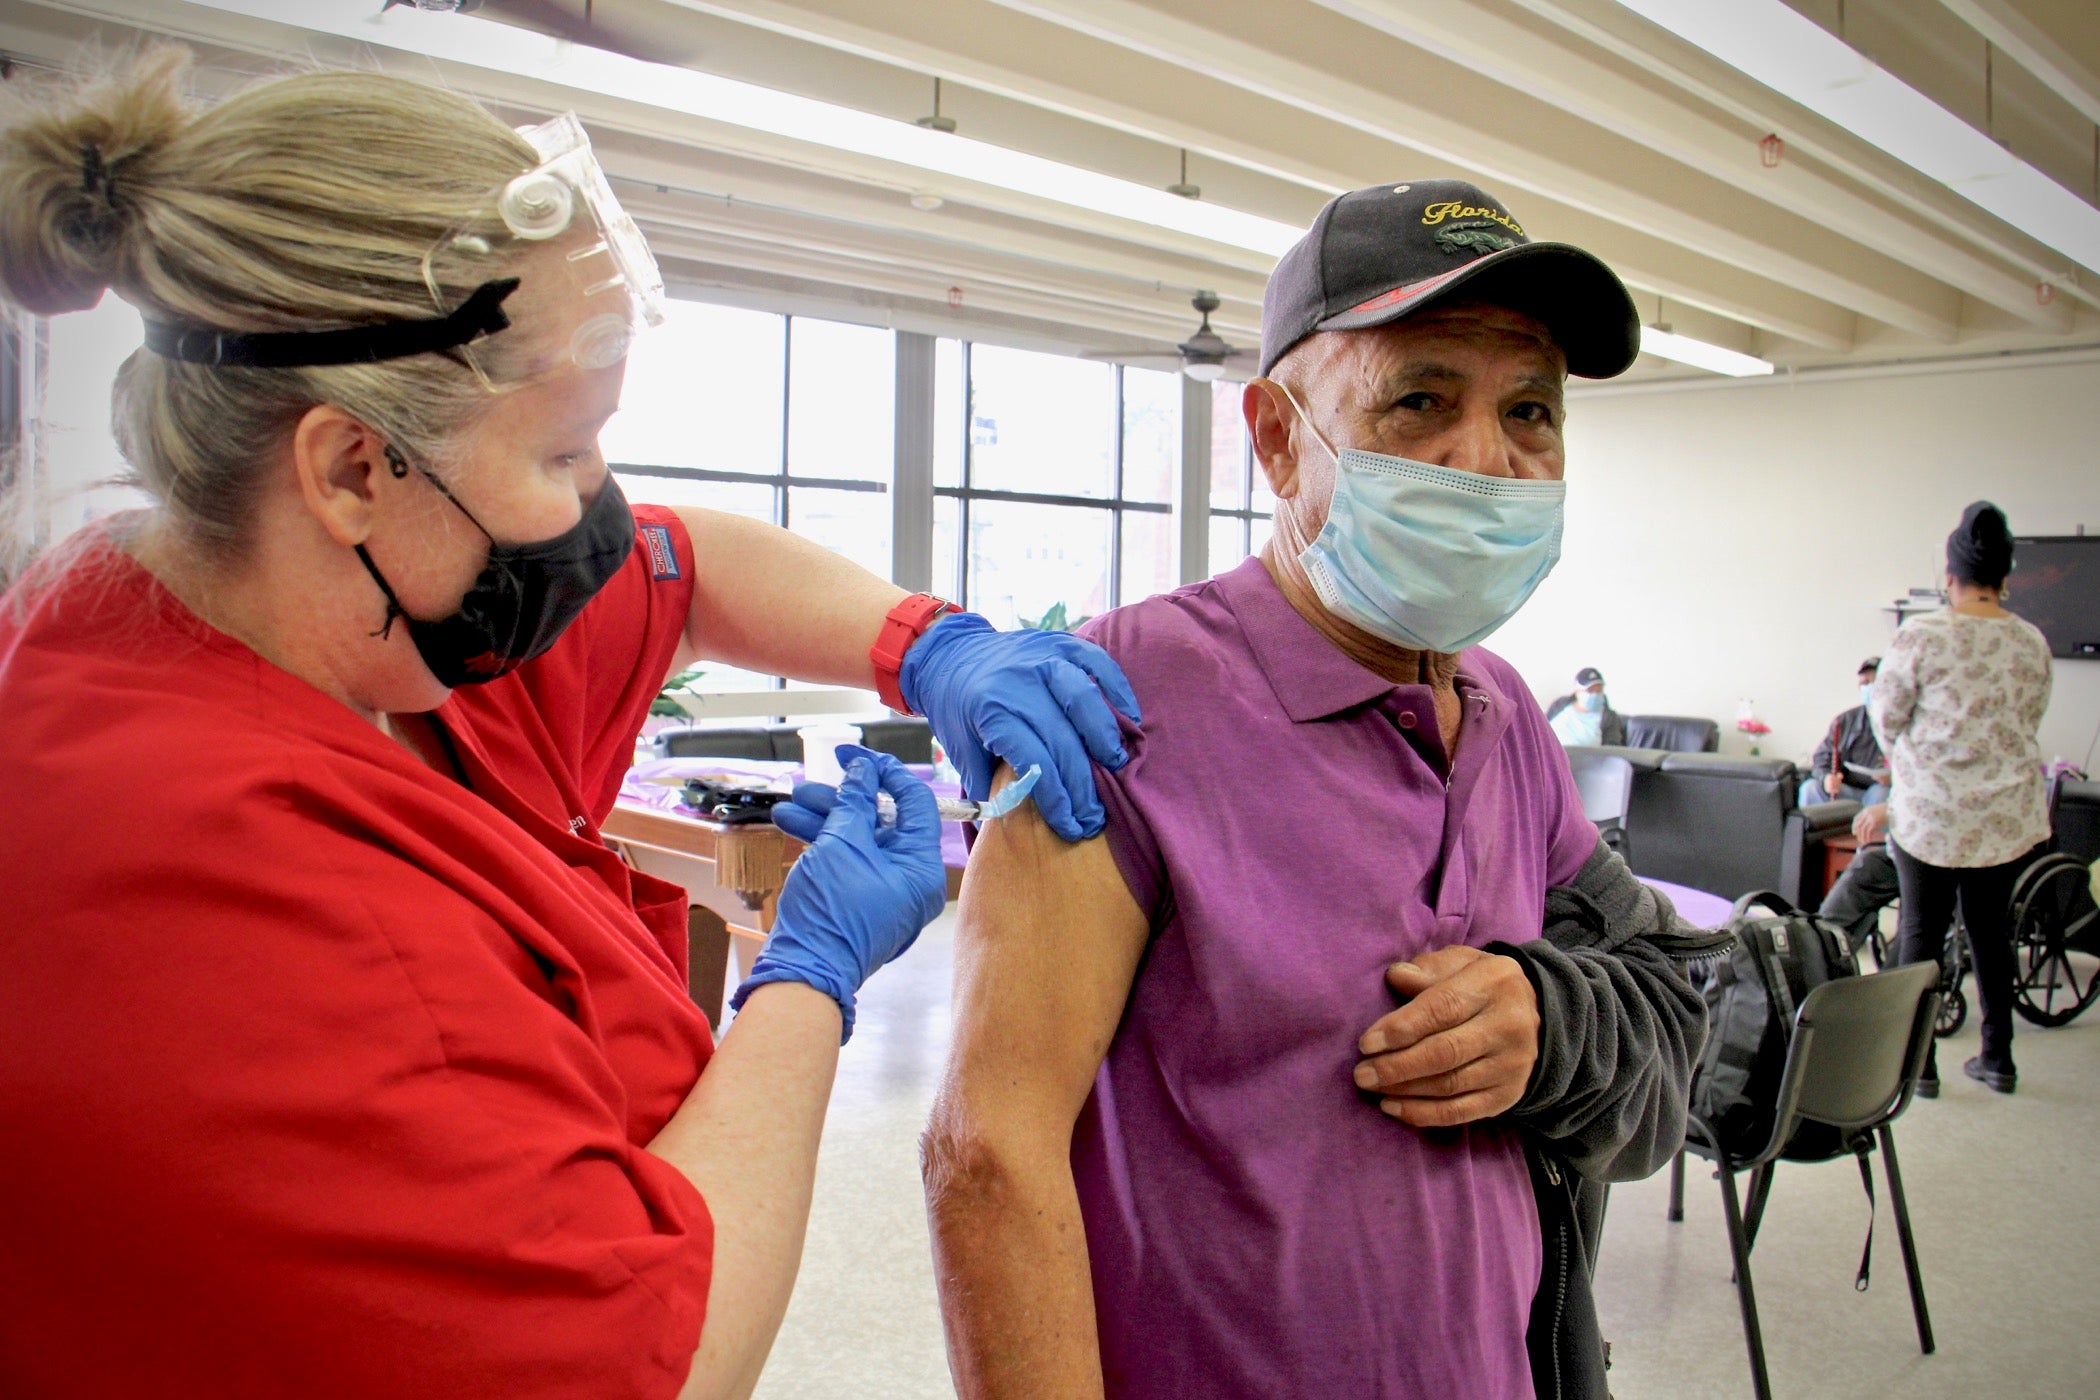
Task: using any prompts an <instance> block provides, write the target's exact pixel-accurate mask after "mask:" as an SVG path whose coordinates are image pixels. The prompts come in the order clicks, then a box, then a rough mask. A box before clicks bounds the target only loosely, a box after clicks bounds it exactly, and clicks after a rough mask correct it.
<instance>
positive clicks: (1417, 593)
mask: <svg viewBox="0 0 2100 1400" xmlns="http://www.w3.org/2000/svg"><path fill="white" fill-rule="evenodd" d="M1285 392H1286V394H1288V393H1289V391H1288V390H1286V391H1285ZM1291 406H1292V407H1293V408H1298V404H1297V399H1296V396H1295V395H1292V396H1291ZM1298 416H1299V418H1300V419H1301V420H1302V421H1304V422H1305V424H1306V427H1307V429H1308V430H1309V431H1311V432H1312V435H1313V436H1314V437H1316V438H1319V439H1320V445H1321V446H1323V447H1326V448H1327V450H1328V451H1329V452H1330V453H1333V454H1334V458H1335V479H1334V500H1333V502H1332V503H1331V504H1330V505H1329V506H1328V508H1327V524H1326V526H1325V528H1323V529H1322V530H1321V531H1320V534H1319V538H1317V539H1315V540H1314V541H1313V542H1312V544H1310V545H1309V546H1307V547H1306V549H1305V551H1304V553H1302V554H1300V555H1299V556H1298V562H1299V564H1300V565H1302V566H1303V567H1304V569H1305V573H1306V577H1308V578H1309V579H1311V580H1312V586H1313V590H1314V591H1315V592H1317V593H1318V594H1319V595H1320V602H1321V603H1322V604H1324V605H1325V606H1326V608H1327V610H1328V611H1329V612H1331V613H1333V614H1334V615H1335V616H1337V617H1339V618H1342V619H1343V620H1344V621H1347V622H1350V623H1353V624H1354V625H1356V626H1357V627H1360V628H1362V629H1363V630H1364V631H1366V632H1369V633H1370V634H1371V635H1372V636H1374V637H1383V638H1384V639H1385V640H1386V641H1389V642H1391V643H1393V644H1394V645H1395V646H1401V647H1407V648H1409V649H1410V650H1413V651H1431V652H1441V653H1446V654H1448V653H1451V652H1457V651H1463V650H1464V649H1465V648H1467V647H1469V646H1473V645H1475V644H1476V643H1478V642H1481V641H1483V640H1485V639H1486V638H1487V637H1488V636H1489V635H1490V634H1492V633H1493V632H1494V631H1495V629H1496V628H1498V627H1500V626H1501V625H1502V624H1503V623H1505V622H1507V621H1509V619H1510V618H1511V617H1513V616H1515V615H1516V611H1517V609H1519V608H1521V607H1523V606H1524V601H1525V599H1527V598H1529V597H1530V596H1531V594H1532V590H1534V589H1536V588H1537V587H1538V586H1539V584H1540V583H1542V582H1543V581H1544V580H1545V577H1546V575H1547V574H1549V573H1551V572H1552V570H1553V565H1554V563H1555V562H1556V561H1557V560H1558V559H1559V558H1560V534H1561V504H1562V502H1563V501H1564V500H1565V499H1566V497H1567V487H1566V485H1565V484H1563V483H1561V482H1558V481H1516V480H1512V479H1510V478H1507V477H1494V476H1480V475H1477V474H1475V473H1473V472H1466V471H1457V470H1454V469H1452V468H1450V467H1439V466H1433V465H1431V464H1430V463H1428V462H1417V461H1413V460H1411V459H1409V458H1406V457H1390V456H1386V455H1384V454H1382V453H1377V452H1363V451H1359V450H1357V449H1356V448H1344V449H1343V450H1342V451H1340V452H1335V451H1334V448H1333V446H1332V445H1330V444H1329V443H1328V442H1327V440H1326V439H1325V438H1324V437H1320V434H1319V431H1318V430H1317V429H1314V428H1313V427H1312V420H1311V419H1309V418H1306V416H1305V413H1304V410H1303V409H1298Z"/></svg>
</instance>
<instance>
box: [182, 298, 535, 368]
mask: <svg viewBox="0 0 2100 1400" xmlns="http://www.w3.org/2000/svg"><path fill="white" fill-rule="evenodd" d="M517 289H518V279H517V278H515V277H504V278H499V279H497V280H495V281H492V282H484V283H482V284H481V285H480V286H479V287H476V288H475V289H474V293H473V295H471V296H469V297H468V298H467V299H466V300H465V301H463V302H461V303H460V304H459V307H458V309H457V310H455V311H453V312H452V313H450V314H449V315H445V316H431V317H427V318H424V319H420V320H404V321H382V322H380V323H379V324H377V325H371V326H351V327H349V328H347V329H345V330H333V331H215V330H212V329H210V328H208V327H205V326H180V325H176V324H175V323H173V322H170V321H148V322H147V323H146V348H147V349H148V350H151V351H152V352H153V353H154V354H156V355H161V356H165V357H166V358H168V359H171V360H182V361H185V362H186V363H189V364H193V365H239V366H243V367H245V368H249V369H295V368H298V367H300V366H304V365H356V364H373V363H376V362H378V361H380V360H405V359H407V358H408V357H409V356H411V355H429V354H433V353H435V352H437V351H440V350H453V349H457V348H458V347H459V346H462V345H465V344H467V343H468V342H470V341H474V340H478V339H480V338H481V337H482V336H485V335H494V334H495V333H496V332H497V331H500V330H505V329H507V328H508V327H509V326H510V317H508V316H506V315H504V314H503V302H504V299H505V298H506V297H508V296H509V295H510V294H511V293H512V292H515V291H516V290H517Z"/></svg>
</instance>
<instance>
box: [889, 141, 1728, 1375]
mask: <svg viewBox="0 0 2100 1400" xmlns="http://www.w3.org/2000/svg"><path fill="white" fill-rule="evenodd" d="M1638 332H1639V325H1638V320H1637V318H1636V316H1635V314H1634V308H1633V305H1632V302H1631V300H1630V299H1629V298H1628V296H1627V294H1626V291H1625V289H1624V288H1623V287H1622V286H1621V285H1620V283H1619V281H1618V279H1617V278H1616V277H1615V276H1614V275H1613V274H1612V273H1611V272H1610V270H1609V269H1607V268H1606V267H1605V266H1604V265H1603V264H1602V263H1601V262H1599V261H1598V260H1597V259H1596V258H1594V257H1592V256H1590V255H1589V254H1587V253H1584V252H1582V251H1580V250H1578V249H1575V248H1572V247H1569V246H1567V245H1565V244H1551V243H1532V242H1530V240H1529V239H1528V238H1527V237H1526V235H1525V234H1524V231H1523V229H1522V227H1521V226H1520V225H1519V224H1518V222H1517V220H1516V219H1515V218H1514V217H1513V216H1512V215H1511V214H1510V213H1509V212H1508V211H1507V208H1506V207H1505V206H1504V205H1503V204H1502V203H1501V201H1499V200H1497V199H1495V198H1493V197H1492V196H1490V195H1488V194H1486V193H1485V192H1483V191H1481V190H1479V189H1476V188H1474V187H1473V186H1471V185H1466V184H1461V183H1459V182H1457V181H1449V180H1428V181H1416V182H1413V183H1412V184H1400V185H1381V186H1377V187H1374V188H1371V189H1365V190H1358V191H1356V192H1354V193H1352V194H1347V195H1343V196H1341V197H1340V198H1338V199H1337V200H1335V201H1334V202H1332V203H1330V204H1329V205H1328V206H1327V208H1326V209H1325V210H1324V211H1323V212H1322V213H1321V214H1320V216H1319V218H1318V219H1317V220H1316V221H1315V223H1314V224H1313V227H1312V229H1311V230H1310V232H1308V233H1307V235H1306V236H1305V238H1304V239H1302V240H1301V241H1300V242H1299V243H1298V245H1297V246H1296V247H1295V248H1293V249H1292V250H1291V251H1290V252H1289V253H1287V254H1286V255H1285V256H1284V258H1283V260H1282V262H1281V263H1280V264H1279V265H1278V267H1277V269H1276V271H1275V273H1274V275H1273V276H1272V277H1271V279H1270V282H1269V287H1268V293H1267V297H1266V301H1265V308H1264V315H1263V348H1262V362H1261V363H1262V370H1263V374H1264V377H1263V378H1261V379H1257V380H1256V381H1254V382H1253V383H1252V384H1250V385H1248V386H1247V388H1246V391H1245V395H1244V400H1243V405H1244V411H1245V415H1246V420H1247V424H1248V428H1249V432H1250V435H1251V440H1252V443H1253V448H1254V455H1255V458H1256V460H1258V461H1259V462H1260V464H1261V468H1262V470H1263V471H1264V472H1265V473H1266V475H1267V477H1268V480H1269V482H1270V484H1271V485H1272V486H1273V487H1274V489H1275V492H1276V496H1277V511H1276V532H1275V537H1274V539H1273V541H1272V542H1271V543H1270V544H1269V545H1268V546H1267V547H1266V548H1265V549H1264V550H1263V553H1262V555H1261V557H1259V558H1257V559H1252V560H1249V561H1247V562H1246V563H1245V564H1243V565H1241V566H1240V567H1238V568H1236V569H1233V570H1231V571H1229V572H1227V573H1225V574H1223V575H1221V576H1219V577H1217V578H1214V579H1211V580H1209V581H1208V582H1205V583H1200V584H1193V585H1190V586H1188V587H1185V588H1183V589H1180V590H1179V591H1177V592H1174V593H1170V594H1166V595H1163V596H1160V597H1156V598H1150V599H1147V600H1145V601H1144V602H1141V603H1138V604H1135V605H1133V606H1130V607H1125V608H1121V609H1118V610H1115V611H1113V612H1110V613H1108V614H1106V615H1104V616H1103V617H1101V618H1099V619H1096V620H1095V621H1094V622H1093V623H1091V624H1089V625H1088V627H1087V628H1086V629H1084V630H1085V631H1086V632H1087V633H1089V634H1090V635H1091V636H1092V637H1093V638H1094V639H1095V640H1096V641H1098V642H1099V643H1100V644H1101V645H1102V646H1104V647H1105V648H1106V649H1107V650H1108V651H1109V652H1110V653H1111V654H1112V655H1114V656H1115V657H1116V658H1117V659H1118V661H1119V662H1120V664H1121V665H1122V666H1123V667H1124V668H1125V669H1126V671H1127V673H1128V674H1129V676H1130V678H1131V680H1132V682H1133V684H1134V685H1135V687H1136V689H1137V692H1138V694H1139V696H1140V698H1141V699H1142V701H1143V704H1144V706H1145V720H1146V723H1145V728H1144V731H1143V732H1142V733H1139V732H1137V731H1136V730H1135V729H1130V730H1127V731H1126V739H1127V741H1128V747H1129V751H1130V761H1129V763H1128V765H1127V766H1126V767H1125V768H1123V769H1122V770H1120V771H1119V772H1117V773H1114V774H1103V775H1101V778H1100V785H1101V792H1102V799H1103V802H1104V805H1105V806H1106V807H1107V809H1108V825H1107V829H1106V831H1105V832H1104V833H1103V836H1102V837H1101V838H1098V839H1095V840H1091V841H1084V842H1080V843H1078V844H1077V845H1071V846H1064V845H1061V844H1060V843H1059V842H1057V841H1056V840H1055V838H1054V837H1053V836H1051V834H1050V833H1049V832H1047V831H1046V830H1044V829H1043V828H1042V827H1041V826H1040V824H1038V823H1035V822H1034V821H1033V820H1032V819H1031V818H1029V817H1027V816H1026V815H1025V814H1016V815H1015V816H1012V817H1008V818H1004V819H1002V820H1001V821H999V822H997V823H995V824H993V825H992V826H990V827H988V828H987V829H986V830H985V832H984V834H983V836H982V837H981V838H980V839H979V840H978V842H977V844H976V848H975V851H974V853H973V855H972V858H971V862H970V867H969V873H968V876H967V878H966V879H965V882H964V887H963V893H962V908H961V918H960V923H959V930H958V934H957V963H956V978H955V995H954V1015H955V1034H954V1042H953V1049H952V1052H951V1059H950V1062H949V1066H948V1071H947V1075H946V1078H945V1081H944V1084H943V1087H942V1091H941V1093H940V1096H939V1098H938V1100H937V1102H936V1105H935V1109H934V1114H933V1121H932V1123H931V1125H930V1127H929V1129H928V1132H927V1135H926V1139H925V1144H924V1169H925V1175H926V1190H927V1200H928V1205H929V1211H930V1214H931V1219H932V1225H933V1234H934V1249H935V1255H936V1263H937V1276H938V1278H939V1281H940V1287H941V1292H942V1302H943V1308H944V1312H945V1318H946V1323H947V1329H948V1345H949V1357H950V1363H951V1367H952V1370H953V1373H954V1376H955V1379H956V1383H957V1386H958V1389H959V1390H960V1392H961V1393H962V1394H963V1395H964V1396H966V1397H971V1400H976V1398H977V1397H986V1396H1020V1395H1027V1396H1030V1397H1037V1396H1057V1397H1066V1396H1070V1397H1095V1396H1102V1395H1104V1394H1106V1395H1108V1396H1115V1397H1146V1398H1147V1400H1151V1397H1158V1398H1159V1400H1166V1397H1179V1396H1199V1395H1200V1396H1204V1397H1206V1400H1234V1398H1235V1397H1248V1400H1253V1397H1275V1396H1322V1397H1324V1396H1337V1397H1340V1396H1347V1397H1349V1398H1350V1400H1401V1398H1402V1397H1423V1400H1428V1397H1438V1398H1439V1400H1441V1397H1448V1396H1455V1395H1462V1396H1466V1397H1469V1400H1519V1397H1529V1396H1531V1395H1533V1394H1534V1393H1537V1394H1554V1395H1558V1396H1563V1397H1567V1396H1597V1397H1602V1396H1603V1395H1604V1394H1605V1390H1604V1371H1603V1344H1602V1341H1601V1339H1600V1337H1599V1335H1598V1331H1597V1323H1596V1317H1595V1313H1594V1310H1593V1308H1592V1305H1591V1302H1590V1296H1589V1276H1588V1269H1587V1265H1586V1263H1585V1256H1584V1253H1583V1250H1584V1243H1585V1241H1586V1240H1592V1239H1594V1235H1593V1234H1590V1233H1588V1231H1587V1230H1586V1229H1585V1228H1584V1226H1585V1225H1594V1224H1595V1223H1597V1218H1596V1216H1595V1215H1594V1214H1589V1215H1584V1213H1583V1212H1584V1210H1585V1208H1586V1207H1587V1206H1590V1205H1592V1204H1594V1202H1595V1200H1596V1195H1597V1193H1596V1190H1595V1187H1594V1185H1593V1183H1601V1182H1604V1181H1610V1180H1625V1179H1629V1178H1633V1177H1638V1176H1642V1175H1646V1174H1647V1173H1649V1172H1651V1171H1653V1170H1655V1169H1656V1168H1657V1167H1659V1166H1660V1165H1661V1164H1662V1163H1664V1162H1666V1161H1668V1160H1669V1158H1670V1156H1671V1154H1672V1153H1673V1151H1674V1150H1675V1149H1676V1147H1677V1145H1678V1143H1679V1142H1680V1140H1681V1138H1682V1135H1683V1128H1684V1112H1685V1101H1686V1085H1687V1082H1688V1079H1689V1075H1690V1066H1691V1062H1692V1059H1693V1056H1694V1055H1695V1053H1696V1051H1697V1048H1698V1045H1699V1042H1700V1040H1701V1039H1702V1037H1703V1034H1704V1025H1705V1019H1704V1014H1703V1008H1702V1006H1701V1003H1700V1001H1699V998H1698V997H1697V996H1696V995H1694V994H1693V993H1692V991H1691V990H1690V988H1689V987H1688V986H1687V985H1686V982H1685V979H1684V977H1683V975H1682V971H1681V968H1680V966H1679V964H1678V963H1677V961H1675V959H1677V958H1680V957H1683V956H1688V955H1689V954H1690V953H1691V952H1692V951H1694V950H1696V949H1699V948H1702V947H1703V948H1704V949H1706V950H1707V951H1712V949H1713V948H1714V946H1715V941H1716V940H1715V939H1714V938H1713V937H1711V936H1707V935H1702V934H1700V933H1698V932H1697V931H1695V930H1691V929H1689V928H1688V927H1687V926H1685V925H1684V924H1683V923H1682V921H1681V920H1679V919H1678V918H1677V917H1676V915H1675V914H1674V912H1673V911H1672V910H1671V909H1670V907H1669V906H1668V905H1667V904H1666V903H1664V902H1662V901H1661V900H1660V899H1659V898H1657V897H1656V896H1655V895H1654V894H1653V893H1652V892H1650V891H1649V890H1647V889H1646V887H1644V886H1642V885H1641V884H1640V883H1639V882H1637V881H1636V880H1635V879H1634V878H1633V877H1632V875H1631V874H1630V873H1629V872H1628V871H1627V869H1626V867H1625V865H1624V864H1623V863H1622V862H1621V861H1620V860H1619V859H1618V857H1617V856H1616V855H1614V854H1612V853H1611V852H1610V851H1608V850H1606V849H1604V848H1603V847H1602V846H1601V845H1600V843H1599V841H1598V836H1597V831H1596V828H1595V827H1594V826H1592V825H1591V824H1590V823H1589V822H1588V821H1587V820H1586V819H1585V818H1584V816H1583V811H1582V804H1581V801H1580V800H1579V798H1578V796H1577V794H1576V791H1575V787H1574V783H1573V780H1572V778H1571V776H1570V774H1569V771H1568V765H1567V762H1566V760H1565V758H1564V757H1563V755H1562V754H1561V751H1560V749H1559V747H1558V745H1557V744H1556V743H1555V742H1554V738H1553V734H1552V732H1551V730H1550V729H1549V728H1548V727H1547V724H1546V720H1545V716H1544V715H1543V714H1542V713H1541V711H1540V709H1539V706H1538V702H1537V701H1536V700H1535V699H1533V698H1532V696H1531V694H1530V692H1529V691H1527V690H1526V689H1525V686H1524V683H1523V682H1522V681H1521V680H1520V679H1518V677H1517V674H1516V672H1515V671H1514V670H1513V669H1512V668H1511V667H1510V666H1509V665H1508V663H1506V662H1504V661H1503V660H1501V659H1500V658H1499V657H1496V656H1494V655H1492V654H1490V653H1489V652H1487V651H1484V650H1481V649H1480V648H1479V647H1478V646H1477V644H1478V643H1479V642H1480V641H1482V640H1483V639H1484V638H1486V637H1487V636H1488V635H1489V634H1490V633H1492V632H1493V631H1494V630H1495V629H1496V628H1497V627H1498V626H1499V625H1501V623H1502V622H1504V621H1505V620H1506V619H1508V618H1509V617H1510V615H1511V614H1513V613H1514V612H1515V611H1516V610H1517V609H1518V608H1519V607H1521V606H1522V605H1523V603H1524V601H1525V600H1526V599H1527V598H1528V597H1529V596H1530V595H1531V592H1532V590H1533V589H1534V588H1535V587H1537V585H1538V583H1539V581H1540V580H1541V579H1543V578H1544V577H1545V575H1546V573H1547V571H1548V570H1549V569H1550V568H1551V567H1552V566H1553V563H1554V561H1555V559H1556V558H1557V557H1558V554H1559V550H1560V535H1561V505H1562V498H1563V494H1564V490H1565V488H1564V486H1563V484H1562V480H1561V477H1562V469H1563V459H1562V443H1561V424H1562V418H1563V412H1564V410H1563V400H1562V383H1563V379H1564V377H1565V375H1566V374H1567V373H1569V372H1573V373H1576V374H1580V375H1585V376H1590V377H1599V378H1601V377H1607V376H1611V375H1616V374H1618V373H1620V372H1621V371H1623V370H1625V369H1626V368H1627V367H1628V366H1629V365H1630V364H1631V363H1632V362H1633V359H1634V356H1635V354H1636V350H1637V346H1638ZM1542 933H1544V934H1548V935H1549V936H1547V937H1542V936H1541V935H1542ZM1535 1377H1537V1378H1539V1379H1537V1380H1535V1379H1534V1378H1535Z"/></svg>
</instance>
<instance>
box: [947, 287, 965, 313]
mask: <svg viewBox="0 0 2100 1400" xmlns="http://www.w3.org/2000/svg"><path fill="white" fill-rule="evenodd" d="M948 309H949V310H950V311H960V310H962V288H960V287H950V288H949V289H948Z"/></svg>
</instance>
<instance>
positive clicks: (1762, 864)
mask: <svg viewBox="0 0 2100 1400" xmlns="http://www.w3.org/2000/svg"><path fill="white" fill-rule="evenodd" d="M1582 751H1583V752H1585V753H1598V754H1617V755H1619V756H1621V757H1623V758H1625V759H1626V760H1627V761H1628V762H1629V763H1630V764H1632V766H1633V796H1632V799H1631V801H1630V802H1629V803H1628V807H1627V814H1626V832H1627V845H1628V847H1629V852H1630V856H1631V859H1630V860H1629V861H1628V864H1630V865H1631V866H1632V867H1633V870H1634V873H1635V874H1638V875H1647V876H1651V877H1653V878H1655V879H1658V880H1668V881H1670V882H1671V883H1673V884H1678V885H1689V886H1690V887H1691V888H1693V889H1696V890H1705V891H1706V892H1707V893H1709V894H1717V895H1721V896H1723V897H1724V898H1727V899H1734V898H1735V897H1736V896H1738V895H1741V894H1744V893H1747V892H1748V891H1750V890H1776V891H1777V892H1779V893H1780V894H1783V895H1785V896H1786V897H1787V898H1788V899H1790V900H1793V901H1794V902H1795V903H1796V904H1800V905H1803V906H1805V907H1807V908H1810V909H1813V908H1815V907H1816V905H1817V904H1819V903H1820V902H1821V901H1822V873H1823V862H1822V845H1823V842H1824V840H1825V839H1826V838H1827V837H1829V836H1831V835H1833V834H1835V833H1837V832H1839V831H1844V830H1848V829H1849V828H1850V827H1851V824H1852V817H1853V814H1854V813H1856V812H1857V811H1858V810H1859V804H1858V803H1856V802H1826V803H1823V804H1821V805H1819V806H1815V807H1805V808H1804V807H1797V806H1795V793H1796V791H1797V790H1798V789H1799V787H1800V785H1801V774H1800V770H1799V769H1797V768H1795V767H1794V765H1793V764H1792V763H1789V762H1788V761H1787V760H1785V759H1780V758H1735V757H1724V756H1722V755H1720V754H1712V753H1683V752H1672V751H1669V750H1664V749H1635V748H1594V749H1585V750H1582ZM1571 752H1572V751H1571Z"/></svg>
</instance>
